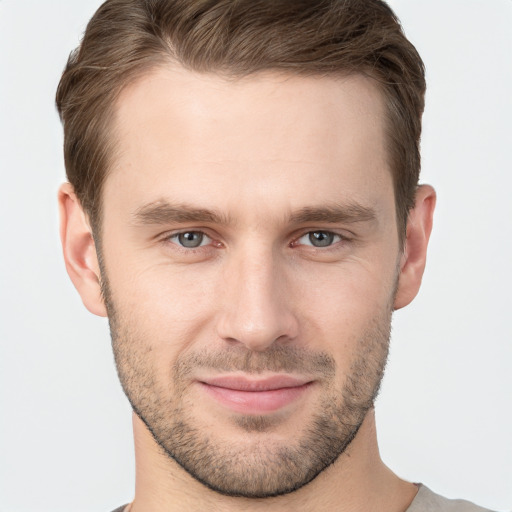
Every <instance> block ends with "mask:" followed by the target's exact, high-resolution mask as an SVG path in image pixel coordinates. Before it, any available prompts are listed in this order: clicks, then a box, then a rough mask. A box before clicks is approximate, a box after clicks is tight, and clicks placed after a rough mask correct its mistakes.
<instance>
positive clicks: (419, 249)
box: [394, 185, 436, 309]
mask: <svg viewBox="0 0 512 512" xmlns="http://www.w3.org/2000/svg"><path fill="white" fill-rule="evenodd" d="M435 204H436V192H435V190H434V189H433V188H432V187H431V186H430V185H421V186H420V187H418V190H417V192H416V203H415V206H414V208H413V209H412V210H411V211H410V212H409V218H408V221H407V236H406V241H405V247H404V252H403V256H402V259H401V262H400V274H399V281H398V289H397V293H396V297H395V303H394V309H400V308H403V307H404V306H407V304H409V303H410V302H411V301H412V300H413V299H414V297H416V295H417V293H418V291H419V289H420V285H421V279H422V277H423V272H424V270H425V263H426V258H427V246H428V240H429V238H430V232H431V231H432V222H433V216H434V208H435Z"/></svg>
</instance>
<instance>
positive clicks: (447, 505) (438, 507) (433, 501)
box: [112, 484, 492, 512]
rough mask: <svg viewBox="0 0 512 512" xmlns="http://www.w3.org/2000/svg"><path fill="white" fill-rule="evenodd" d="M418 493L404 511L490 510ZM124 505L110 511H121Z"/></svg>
mask: <svg viewBox="0 0 512 512" xmlns="http://www.w3.org/2000/svg"><path fill="white" fill-rule="evenodd" d="M418 487H419V490H418V494H416V497H415V498H414V500H413V501H412V503H411V505H410V506H409V508H408V509H407V510H406V512H492V511H491V510H489V509H487V508H482V507H479V506H478V505H474V504H473V503H470V502H469V501H465V500H449V499H448V498H443V497H442V496H439V495H438V494H435V493H433V492H432V491H431V490H430V489H429V488H428V487H425V486H424V485H422V484H419V485H418ZM125 507H126V505H123V506H122V507H119V508H116V509H115V510H113V511H112V512H123V510H124V508H125Z"/></svg>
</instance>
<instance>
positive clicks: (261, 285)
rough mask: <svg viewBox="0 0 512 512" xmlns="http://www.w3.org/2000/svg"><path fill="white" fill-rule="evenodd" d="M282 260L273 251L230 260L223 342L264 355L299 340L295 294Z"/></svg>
mask: <svg viewBox="0 0 512 512" xmlns="http://www.w3.org/2000/svg"><path fill="white" fill-rule="evenodd" d="M248 253H250V254H248ZM278 260H279V258H278V257H275V256H274V255H272V253H271V251H268V254H265V253H264V251H260V253H259V254H255V252H254V251H245V252H242V253H241V254H239V255H233V256H232V257H231V258H230V259H229V263H228V264H227V265H226V272H225V274H224V275H225V279H224V282H223V284H222V293H221V303H220V308H221V312H220V314H219V318H218V322H217V331H218V335H219V336H220V338H221V339H224V340H225V341H227V342H230V343H240V344H242V345H244V346H245V347H246V348H247V349H249V350H251V351H256V352H262V351H265V350H267V349H268V348H270V346H271V345H272V344H274V343H276V342H280V343H285V342H287V341H291V340H293V339H295V338H296V337H297V334H298V322H297V317H296V315H295V313H294V312H293V307H292V306H293V300H294V294H293V293H292V292H291V290H290V288H289V286H288V284H289V283H288V281H289V280H288V279H287V277H286V275H285V274H286V273H285V272H284V271H283V270H284V269H283V268H282V265H280V263H279V261H278Z"/></svg>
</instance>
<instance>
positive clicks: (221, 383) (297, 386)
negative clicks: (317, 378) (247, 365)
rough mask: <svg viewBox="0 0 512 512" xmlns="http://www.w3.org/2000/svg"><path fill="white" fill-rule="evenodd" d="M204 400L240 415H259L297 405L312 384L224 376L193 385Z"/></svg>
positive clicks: (278, 377)
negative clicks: (200, 391)
mask: <svg viewBox="0 0 512 512" xmlns="http://www.w3.org/2000/svg"><path fill="white" fill-rule="evenodd" d="M197 382H198V383H199V385H200V386H201V389H202V390H203V391H204V392H205V394H206V395H207V396H209V397H210V398H213V399H214V400H215V401H216V402H217V403H219V404H220V405H222V406H223V407H226V408H228V409H230V410H231V411H233V412H237V413H241V414H251V415H262V414H269V413H272V412H276V411H278V410H281V409H283V408H285V407H287V406H289V405H291V404H292V403H294V402H296V401H298V400H299V399H300V398H301V397H302V396H303V395H304V394H305V393H306V392H307V390H308V389H309V388H310V387H311V386H312V384H313V381H311V380H307V379H305V378H300V377H294V376H291V375H272V376H269V377H265V378H249V377H246V376H239V375H238V376H237V375H224V376H216V377H212V378H207V379H202V380H198V381H197Z"/></svg>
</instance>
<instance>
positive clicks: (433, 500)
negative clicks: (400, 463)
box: [406, 484, 492, 512]
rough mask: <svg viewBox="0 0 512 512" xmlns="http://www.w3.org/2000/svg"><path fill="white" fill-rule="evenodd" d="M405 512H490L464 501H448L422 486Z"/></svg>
mask: <svg viewBox="0 0 512 512" xmlns="http://www.w3.org/2000/svg"><path fill="white" fill-rule="evenodd" d="M406 512H492V511H490V510H489V509H486V508H482V507H479V506H478V505H475V504H473V503H470V502H469V501H465V500H450V499H448V498H443V497H442V496H439V495H438V494H435V493H434V492H432V491H431V490H430V489H429V488H428V487H425V486H424V485H421V484H420V486H419V491H418V494H417V495H416V497H415V498H414V500H413V502H412V503H411V505H410V507H409V508H408V509H407V511H406Z"/></svg>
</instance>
